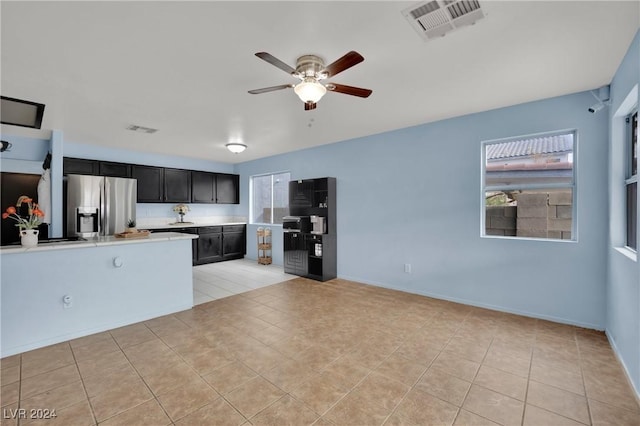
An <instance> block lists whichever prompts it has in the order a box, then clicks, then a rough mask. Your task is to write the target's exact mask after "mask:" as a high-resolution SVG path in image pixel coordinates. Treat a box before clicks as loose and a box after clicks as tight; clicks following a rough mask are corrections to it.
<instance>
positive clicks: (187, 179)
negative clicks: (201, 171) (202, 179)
mask: <svg viewBox="0 0 640 426" xmlns="http://www.w3.org/2000/svg"><path fill="white" fill-rule="evenodd" d="M164 201H165V202H167V203H190V202H191V171H189V170H181V169H164Z"/></svg>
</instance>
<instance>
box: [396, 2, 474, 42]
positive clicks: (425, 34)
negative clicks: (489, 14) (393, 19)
mask: <svg viewBox="0 0 640 426" xmlns="http://www.w3.org/2000/svg"><path fill="white" fill-rule="evenodd" d="M402 14H403V15H404V17H405V18H406V19H407V20H408V21H409V23H410V24H411V26H412V27H413V28H414V29H415V30H416V31H417V32H418V34H420V35H421V36H422V38H424V39H425V40H429V39H432V38H436V37H442V36H444V35H445V34H446V33H448V32H450V31H453V30H455V29H457V28H460V27H463V26H465V25H471V24H475V23H476V21H477V20H478V19H482V18H484V12H483V11H482V9H481V8H480V3H479V2H478V1H477V0H431V1H427V2H422V3H418V4H416V5H413V6H411V7H410V8H407V9H405V10H403V11H402Z"/></svg>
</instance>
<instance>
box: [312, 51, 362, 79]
mask: <svg viewBox="0 0 640 426" xmlns="http://www.w3.org/2000/svg"><path fill="white" fill-rule="evenodd" d="M362 61H364V58H363V57H362V55H361V54H359V53H358V52H354V51H353V50H352V51H351V52H349V53H347V54H346V55H344V56H343V57H342V58H340V59H338V60H336V61H335V62H333V63H331V64H329V65H327V66H326V67H325V69H323V70H322V71H321V72H323V73H327V77H332V76H334V75H336V74H338V73H339V72H342V71H344V70H346V69H349V68H351V67H352V66H354V65H357V64H359V63H360V62H362Z"/></svg>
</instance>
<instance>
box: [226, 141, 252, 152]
mask: <svg viewBox="0 0 640 426" xmlns="http://www.w3.org/2000/svg"><path fill="white" fill-rule="evenodd" d="M225 146H226V147H227V149H228V150H229V151H231V152H233V153H234V154H240V153H241V152H242V151H244V150H245V149H247V146H246V145H245V144H243V143H240V142H229V143H228V144H226V145H225Z"/></svg>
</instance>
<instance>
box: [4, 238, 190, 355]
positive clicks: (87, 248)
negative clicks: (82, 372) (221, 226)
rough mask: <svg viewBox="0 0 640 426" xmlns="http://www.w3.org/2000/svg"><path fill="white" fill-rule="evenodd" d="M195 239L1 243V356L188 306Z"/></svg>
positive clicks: (153, 316) (113, 239) (104, 239)
mask: <svg viewBox="0 0 640 426" xmlns="http://www.w3.org/2000/svg"><path fill="white" fill-rule="evenodd" d="M192 238H197V236H196V235H188V234H178V233H157V234H152V235H151V236H150V237H149V238H145V239H139V240H122V239H116V238H113V237H103V238H100V239H97V240H94V241H87V242H82V243H77V244H67V245H64V244H61V245H55V244H48V245H44V244H43V245H40V246H38V247H36V248H32V249H22V248H19V247H16V248H3V249H2V250H0V262H1V266H2V271H1V278H2V281H1V302H0V303H1V309H2V310H1V311H0V319H1V321H2V322H1V323H0V330H1V333H2V334H1V338H0V341H1V346H0V357H6V356H10V355H14V354H17V353H21V352H25V351H28V350H31V349H36V348H40V347H43V346H48V345H51V344H54V343H58V342H62V341H65V340H69V339H74V338H77V337H82V336H86V335H89V334H93V333H97V332H101V331H105V330H109V329H113V328H117V327H121V326H124V325H128V324H132V323H136V322H139V321H144V320H148V319H150V318H155V317H158V316H162V315H166V314H170V313H173V312H178V311H182V310H185V309H190V308H192V307H193V274H192V269H191V268H192V267H191V239H192Z"/></svg>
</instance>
